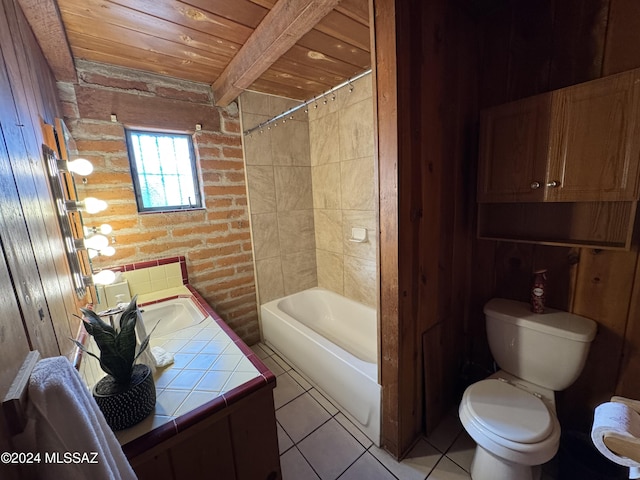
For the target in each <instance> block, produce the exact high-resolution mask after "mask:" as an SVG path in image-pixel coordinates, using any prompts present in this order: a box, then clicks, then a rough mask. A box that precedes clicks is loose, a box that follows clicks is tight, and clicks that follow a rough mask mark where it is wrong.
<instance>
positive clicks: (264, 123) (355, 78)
mask: <svg viewBox="0 0 640 480" xmlns="http://www.w3.org/2000/svg"><path fill="white" fill-rule="evenodd" d="M370 73H371V69H369V70H366V71H364V72H362V73H359V74H358V75H356V76H355V77H352V78H350V79H349V80H347V81H345V82H342V83H341V84H340V85H336V86H335V87H333V88H330V89H329V90H327V91H326V92H323V93H321V94H320V95H318V96H317V97H313V98H311V99H310V100H307V101H305V102H303V103H301V104H300V105H296V106H295V107H293V108H290V109H289V110H287V111H286V112H282V113H281V114H280V115H276V116H275V117H273V118H270V119H269V120H265V121H264V122H262V123H259V124H258V125H256V126H255V127H252V128H250V129H248V130H245V131H244V132H242V133H243V134H244V135H250V134H252V133H253V132H255V131H256V130H262V129H263V128H264V127H266V126H267V125H270V124H272V123H273V122H277V121H278V120H280V119H281V118H284V117H287V116H289V115H291V114H292V113H293V112H296V111H298V110H300V109H301V108H304V107H306V106H307V105H310V104H312V103H314V102H317V101H318V100H319V99H321V98H324V97H326V96H327V95H330V94H332V93H333V92H335V91H336V90H339V89H341V88H342V87H346V86H347V85H351V83H352V82H355V81H356V80H359V79H361V78H362V77H364V76H365V75H368V74H370Z"/></svg>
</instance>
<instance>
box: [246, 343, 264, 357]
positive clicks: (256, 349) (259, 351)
mask: <svg viewBox="0 0 640 480" xmlns="http://www.w3.org/2000/svg"><path fill="white" fill-rule="evenodd" d="M250 348H251V350H253V353H255V354H256V355H257V356H258V358H259V359H260V360H264V359H265V358H267V357H268V356H269V354H268V353H267V352H265V351H264V350H263V349H262V347H261V346H260V345H259V344H257V343H256V344H255V345H253V346H252V347H250Z"/></svg>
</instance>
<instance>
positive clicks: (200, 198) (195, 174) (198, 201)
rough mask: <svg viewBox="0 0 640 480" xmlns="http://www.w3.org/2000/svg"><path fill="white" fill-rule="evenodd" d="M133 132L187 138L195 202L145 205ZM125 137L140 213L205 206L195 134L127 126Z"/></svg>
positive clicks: (198, 208)
mask: <svg viewBox="0 0 640 480" xmlns="http://www.w3.org/2000/svg"><path fill="white" fill-rule="evenodd" d="M133 134H142V135H152V136H156V137H183V138H186V139H187V141H188V144H189V161H190V162H191V171H192V179H191V181H192V183H193V191H194V195H195V197H196V198H195V199H194V200H195V202H194V203H192V204H190V205H165V206H160V207H145V206H144V201H143V197H142V187H141V185H140V175H139V172H138V164H137V161H136V155H135V152H134V151H133V142H132V135H133ZM125 137H126V143H127V156H128V160H129V167H130V169H131V180H132V183H133V191H134V194H135V197H136V204H137V208H138V213H162V212H184V211H191V210H201V209H203V208H205V206H204V195H203V194H202V190H201V188H202V186H201V182H200V176H199V171H198V160H197V157H196V153H195V146H194V141H193V135H192V134H190V133H185V132H172V131H161V130H145V129H142V128H125Z"/></svg>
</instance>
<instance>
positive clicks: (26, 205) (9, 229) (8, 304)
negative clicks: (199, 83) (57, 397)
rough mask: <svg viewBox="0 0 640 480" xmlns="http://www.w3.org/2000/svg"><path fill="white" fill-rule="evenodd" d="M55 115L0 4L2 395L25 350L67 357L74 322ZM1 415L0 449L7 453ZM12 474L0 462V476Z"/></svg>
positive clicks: (26, 42) (33, 55)
mask: <svg viewBox="0 0 640 480" xmlns="http://www.w3.org/2000/svg"><path fill="white" fill-rule="evenodd" d="M59 116H60V108H59V105H58V99H57V94H56V87H55V80H54V78H53V75H52V74H51V71H50V69H49V67H48V65H47V63H46V61H45V59H44V57H43V55H42V52H41V51H40V48H39V46H38V45H37V42H36V40H35V38H34V36H33V34H32V32H31V29H30V28H29V26H28V24H27V22H26V20H25V18H24V16H23V14H22V11H21V10H20V8H19V6H18V4H17V2H15V1H14V0H0V136H1V137H2V138H0V246H1V247H2V255H0V397H3V398H4V395H5V394H6V392H7V390H8V388H9V385H10V384H11V382H12V381H13V378H14V376H15V374H16V373H17V371H18V369H19V367H20V365H21V364H22V362H23V360H24V359H25V356H26V353H27V352H28V351H29V350H32V349H38V350H39V351H40V352H41V354H42V355H43V356H45V357H46V356H55V355H60V354H61V353H62V354H68V353H69V352H70V351H71V350H72V348H73V344H72V342H71V341H70V340H69V337H72V336H73V337H75V334H76V332H77V328H78V321H77V320H76V319H74V317H72V314H73V313H75V312H76V311H77V306H76V298H75V293H74V290H73V285H72V282H71V275H70V273H69V269H68V265H67V261H66V258H65V254H64V252H65V247H64V242H63V240H62V236H61V234H60V228H59V226H58V223H57V213H56V210H55V203H54V201H53V199H52V198H51V195H50V193H49V185H48V180H47V170H46V165H45V164H44V162H43V157H42V143H43V142H44V136H43V131H42V128H41V122H43V121H44V122H46V123H49V124H53V122H54V119H55V118H56V117H59ZM8 442H9V436H8V435H7V432H6V429H5V426H4V417H3V416H0V450H7V449H9V445H8ZM18 473H19V472H18V470H17V469H16V468H12V469H9V468H8V466H6V465H0V477H2V478H9V479H11V478H17V476H18Z"/></svg>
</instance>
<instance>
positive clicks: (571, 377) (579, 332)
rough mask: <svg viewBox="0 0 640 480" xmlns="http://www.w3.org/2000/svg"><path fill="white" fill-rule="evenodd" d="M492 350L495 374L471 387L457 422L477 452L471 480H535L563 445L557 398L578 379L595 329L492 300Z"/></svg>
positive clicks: (563, 315) (589, 323)
mask: <svg viewBox="0 0 640 480" xmlns="http://www.w3.org/2000/svg"><path fill="white" fill-rule="evenodd" d="M484 313H485V318H486V325H487V337H488V339H489V348H490V349H491V353H492V354H493V357H494V359H495V361H496V363H497V364H498V366H499V367H500V370H499V371H498V372H496V373H494V374H493V375H491V376H490V377H488V378H486V379H485V380H481V381H479V382H477V383H474V384H472V385H470V386H469V387H468V388H467V389H466V390H465V392H464V395H463V396H462V401H461V402H460V408H459V414H460V421H461V422H462V425H463V426H464V428H465V430H466V431H467V433H468V434H469V435H470V436H471V438H473V440H474V441H475V442H476V444H477V447H476V450H475V453H474V457H473V462H472V464H471V478H472V479H473V480H537V479H539V478H540V470H541V469H540V467H539V466H540V465H542V464H543V463H546V462H548V461H549V460H551V459H552V458H553V457H554V456H555V454H556V452H557V451H558V446H559V444H560V423H559V422H558V419H557V417H556V409H555V392H556V391H560V390H564V389H565V388H567V387H569V385H571V384H572V383H573V382H575V381H576V379H577V378H578V376H579V375H580V372H581V371H582V368H583V367H584V364H585V361H586V359H587V354H588V353H589V346H590V344H591V341H592V340H593V338H594V337H595V334H596V328H597V325H596V323H595V322H594V321H593V320H590V319H588V318H584V317H580V316H578V315H573V314H571V313H567V312H562V311H558V310H553V309H547V310H546V311H545V313H543V314H536V313H532V312H531V308H530V305H529V304H528V303H523V302H517V301H515V300H507V299H503V298H494V299H492V300H490V301H489V302H488V303H487V304H486V305H485V307H484Z"/></svg>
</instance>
